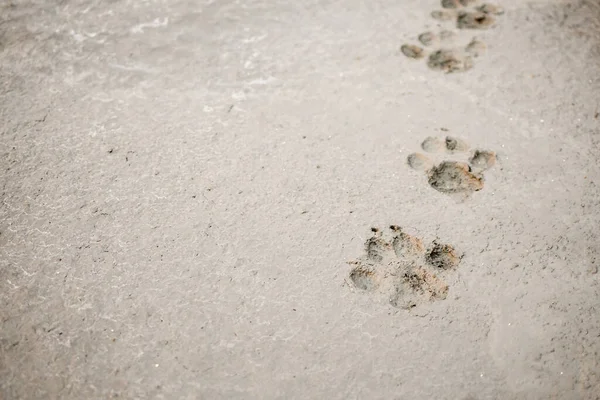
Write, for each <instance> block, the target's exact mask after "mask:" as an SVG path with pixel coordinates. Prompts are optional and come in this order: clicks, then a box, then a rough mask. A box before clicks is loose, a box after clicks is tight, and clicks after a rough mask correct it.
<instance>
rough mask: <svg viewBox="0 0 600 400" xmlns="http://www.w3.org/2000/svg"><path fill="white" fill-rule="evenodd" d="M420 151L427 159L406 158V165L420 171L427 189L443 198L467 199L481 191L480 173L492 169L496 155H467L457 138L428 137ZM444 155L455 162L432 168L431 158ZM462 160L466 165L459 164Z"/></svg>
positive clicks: (475, 152) (466, 146) (466, 148)
mask: <svg viewBox="0 0 600 400" xmlns="http://www.w3.org/2000/svg"><path fill="white" fill-rule="evenodd" d="M421 148H422V149H423V150H424V151H425V152H427V153H429V154H430V155H431V157H430V156H427V155H425V154H423V153H412V154H410V155H409V156H408V158H407V163H408V165H409V166H410V167H411V168H412V169H415V170H418V171H424V172H425V173H426V175H427V179H428V182H429V185H430V186H431V187H432V188H434V189H435V190H437V191H439V192H442V193H446V194H460V195H463V196H464V195H470V194H471V193H473V192H477V191H480V190H481V189H483V184H484V178H483V172H484V171H485V170H487V169H489V168H491V167H493V166H494V164H495V163H496V153H494V152H493V151H490V150H481V149H476V150H472V151H470V146H469V144H468V143H467V142H465V141H464V140H462V139H460V138H455V137H452V136H446V137H445V138H443V139H442V138H438V137H428V138H427V139H425V140H424V141H423V143H421ZM441 154H444V157H448V158H455V159H456V158H458V160H442V161H441V162H440V163H438V164H436V163H435V162H434V160H433V159H432V157H435V156H439V155H441ZM465 158H466V161H461V159H462V160H464V159H465Z"/></svg>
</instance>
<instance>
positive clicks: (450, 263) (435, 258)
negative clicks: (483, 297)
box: [349, 225, 462, 309]
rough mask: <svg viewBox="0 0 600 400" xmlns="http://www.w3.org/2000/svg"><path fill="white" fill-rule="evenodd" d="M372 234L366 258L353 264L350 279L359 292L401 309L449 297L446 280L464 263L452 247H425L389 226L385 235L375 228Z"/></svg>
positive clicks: (416, 238)
mask: <svg viewBox="0 0 600 400" xmlns="http://www.w3.org/2000/svg"><path fill="white" fill-rule="evenodd" d="M372 231H373V235H372V236H371V237H370V238H369V239H368V240H367V241H366V243H365V254H364V255H363V256H362V257H361V258H359V259H358V260H355V261H352V262H350V264H351V265H352V270H351V271H350V274H349V278H350V281H351V282H352V284H353V286H354V287H355V288H356V289H358V290H360V291H364V292H366V293H369V294H372V295H374V296H379V297H382V298H383V299H384V300H385V301H387V302H389V303H390V304H391V305H392V306H393V307H396V308H402V309H412V308H415V307H417V306H420V305H424V304H427V303H431V302H433V301H438V300H444V299H445V298H446V297H447V296H448V291H449V286H448V284H447V283H446V282H445V280H444V277H445V276H448V275H449V274H452V273H453V272H454V271H455V270H456V268H458V265H459V264H460V261H461V259H462V255H460V254H458V252H457V251H456V250H455V249H454V248H453V247H452V246H451V245H448V244H443V243H440V242H438V241H437V240H436V241H433V242H432V243H431V244H430V245H429V246H427V247H425V245H424V244H423V241H422V240H421V239H420V238H418V237H416V236H412V235H409V234H408V233H406V232H404V231H402V229H401V228H400V227H399V226H397V225H392V226H390V229H389V231H388V232H386V234H385V235H384V234H383V233H382V232H381V231H380V230H379V229H376V228H372Z"/></svg>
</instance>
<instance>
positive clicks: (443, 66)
mask: <svg viewBox="0 0 600 400" xmlns="http://www.w3.org/2000/svg"><path fill="white" fill-rule="evenodd" d="M441 5H442V8H443V9H442V10H436V11H433V12H432V13H431V16H432V17H433V18H434V19H437V20H438V21H441V22H448V21H453V22H454V23H455V26H454V27H453V28H451V29H441V30H440V31H439V32H434V31H427V32H423V33H421V34H420V35H418V37H417V39H418V41H419V44H418V45H417V44H403V45H402V46H401V47H400V51H401V53H402V54H404V55H405V56H406V57H408V58H413V59H422V58H427V66H428V67H429V68H431V69H433V70H437V71H442V72H445V73H452V72H464V71H468V70H469V69H471V68H472V67H473V65H474V58H477V57H479V56H481V55H483V53H484V52H485V50H486V45H485V43H484V42H483V41H481V40H480V39H478V38H477V37H473V38H472V39H471V41H470V42H469V43H468V44H467V45H466V46H457V45H456V44H455V39H456V36H457V30H473V29H478V30H484V29H489V28H491V27H492V26H494V24H495V22H496V19H495V16H497V15H501V14H503V12H504V11H503V10H502V8H501V7H499V6H496V5H494V4H489V3H484V4H481V5H478V3H477V1H476V0H442V1H441ZM428 48H432V50H429V49H428Z"/></svg>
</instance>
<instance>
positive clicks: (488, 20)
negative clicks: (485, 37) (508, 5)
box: [431, 0, 504, 29]
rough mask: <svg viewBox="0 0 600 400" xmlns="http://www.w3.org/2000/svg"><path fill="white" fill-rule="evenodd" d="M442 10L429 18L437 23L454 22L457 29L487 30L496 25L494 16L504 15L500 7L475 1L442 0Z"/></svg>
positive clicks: (434, 12)
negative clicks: (437, 21)
mask: <svg viewBox="0 0 600 400" xmlns="http://www.w3.org/2000/svg"><path fill="white" fill-rule="evenodd" d="M441 5H442V8H443V10H436V11H433V12H432V13H431V17H432V18H434V19H437V20H439V21H454V22H455V23H456V27H457V28H458V29H489V28H491V27H492V26H494V24H495V23H496V18H495V16H497V15H502V14H504V10H503V9H502V7H500V6H498V5H495V4H491V3H483V4H478V1H476V0H442V1H441Z"/></svg>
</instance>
